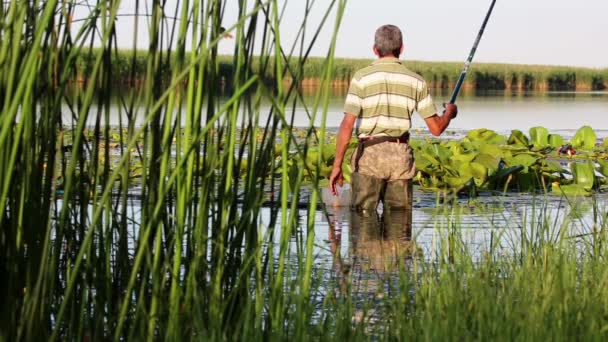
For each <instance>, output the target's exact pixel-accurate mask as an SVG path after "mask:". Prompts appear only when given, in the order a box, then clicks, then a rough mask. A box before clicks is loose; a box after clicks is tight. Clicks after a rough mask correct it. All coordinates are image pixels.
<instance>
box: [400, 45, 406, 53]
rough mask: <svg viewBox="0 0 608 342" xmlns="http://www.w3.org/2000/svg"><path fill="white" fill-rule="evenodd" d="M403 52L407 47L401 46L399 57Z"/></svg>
mask: <svg viewBox="0 0 608 342" xmlns="http://www.w3.org/2000/svg"><path fill="white" fill-rule="evenodd" d="M403 50H405V45H403V44H401V49H399V55H403Z"/></svg>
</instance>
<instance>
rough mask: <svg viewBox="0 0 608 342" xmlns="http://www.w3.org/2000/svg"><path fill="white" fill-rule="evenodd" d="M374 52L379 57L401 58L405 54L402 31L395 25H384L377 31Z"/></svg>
mask: <svg viewBox="0 0 608 342" xmlns="http://www.w3.org/2000/svg"><path fill="white" fill-rule="evenodd" d="M374 52H375V53H376V54H377V55H378V57H385V56H391V55H392V56H395V57H399V55H400V54H401V52H403V37H402V35H401V30H400V29H399V28H398V27H397V26H395V25H382V26H380V27H379V28H378V29H377V30H376V36H375V39H374Z"/></svg>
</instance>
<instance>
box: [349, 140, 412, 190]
mask: <svg viewBox="0 0 608 342" xmlns="http://www.w3.org/2000/svg"><path fill="white" fill-rule="evenodd" d="M355 155H356V153H353V157H351V165H352V167H353V170H354V169H355V165H354V157H355ZM359 173H360V174H363V175H367V176H371V177H375V178H380V179H384V180H386V181H389V182H390V181H393V180H398V179H412V178H414V175H416V165H415V163H414V151H413V150H412V148H411V147H410V145H409V144H398V143H394V142H383V143H380V144H376V145H372V146H369V147H365V149H364V150H363V155H362V156H361V158H360V159H359Z"/></svg>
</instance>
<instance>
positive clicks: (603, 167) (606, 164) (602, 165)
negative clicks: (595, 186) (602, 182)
mask: <svg viewBox="0 0 608 342" xmlns="http://www.w3.org/2000/svg"><path fill="white" fill-rule="evenodd" d="M597 163H598V167H597V171H598V172H599V173H601V174H602V176H604V177H608V161H606V160H598V161H597Z"/></svg>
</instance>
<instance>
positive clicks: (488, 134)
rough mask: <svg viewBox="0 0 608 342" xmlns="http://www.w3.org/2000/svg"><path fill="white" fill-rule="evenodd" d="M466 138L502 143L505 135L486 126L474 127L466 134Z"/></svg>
mask: <svg viewBox="0 0 608 342" xmlns="http://www.w3.org/2000/svg"><path fill="white" fill-rule="evenodd" d="M466 138H467V139H468V140H469V141H471V142H474V141H483V142H485V143H488V144H504V142H505V137H503V136H502V135H499V134H498V133H496V132H494V131H492V130H489V129H486V128H479V129H474V130H472V131H470V132H469V133H468V134H467V136H466Z"/></svg>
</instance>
